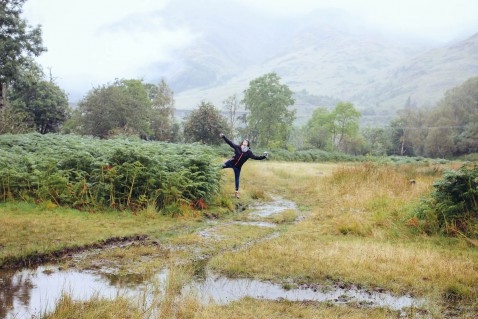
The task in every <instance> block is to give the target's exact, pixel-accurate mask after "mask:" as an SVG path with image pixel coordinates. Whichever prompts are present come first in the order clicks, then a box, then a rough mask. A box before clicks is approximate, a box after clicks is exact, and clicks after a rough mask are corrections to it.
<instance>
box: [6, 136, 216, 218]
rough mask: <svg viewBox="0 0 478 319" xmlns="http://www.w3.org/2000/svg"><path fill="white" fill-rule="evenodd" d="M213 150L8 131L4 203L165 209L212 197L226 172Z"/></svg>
mask: <svg viewBox="0 0 478 319" xmlns="http://www.w3.org/2000/svg"><path fill="white" fill-rule="evenodd" d="M215 156H216V155H215V154H214V152H213V151H212V149H211V148H209V147H207V146H203V145H198V144H189V145H185V144H183V145H178V144H169V143H162V142H147V141H141V140H139V139H137V140H131V139H113V140H100V139H96V138H87V137H78V136H74V135H62V136H60V135H40V134H24V135H2V136H0V196H1V197H0V201H5V200H8V199H11V198H13V199H24V200H29V199H32V200H36V201H48V200H50V201H51V202H53V203H55V204H57V205H67V206H71V207H76V208H81V207H95V208H100V207H114V208H119V209H124V208H131V209H134V210H136V209H139V208H144V207H146V206H147V205H148V203H151V202H154V203H156V206H157V207H158V208H159V209H163V208H165V207H167V206H170V205H172V206H175V204H180V203H183V204H189V203H191V202H195V201H198V200H199V199H201V198H202V200H206V201H208V200H210V199H211V198H212V197H213V196H214V195H215V194H217V193H218V191H219V182H220V172H219V167H218V166H217V165H214V162H215V161H214V160H213V158H214V157H215Z"/></svg>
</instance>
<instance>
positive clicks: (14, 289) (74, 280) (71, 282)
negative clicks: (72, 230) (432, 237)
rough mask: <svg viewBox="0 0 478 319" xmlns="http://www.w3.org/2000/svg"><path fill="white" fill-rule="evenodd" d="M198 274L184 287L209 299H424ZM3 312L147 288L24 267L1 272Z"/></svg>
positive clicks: (161, 279)
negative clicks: (67, 297) (68, 297)
mask: <svg viewBox="0 0 478 319" xmlns="http://www.w3.org/2000/svg"><path fill="white" fill-rule="evenodd" d="M167 275H168V272H167V271H161V272H159V273H158V274H157V275H156V276H155V278H153V280H151V279H150V280H149V282H156V283H157V285H159V287H163V286H164V283H165V281H166V278H167ZM196 276H197V279H196V280H195V281H193V283H192V284H191V285H190V286H189V287H186V288H185V290H186V291H190V290H193V291H194V292H195V294H196V295H197V296H198V297H199V298H200V299H201V300H203V301H204V302H205V303H207V302H211V301H213V302H216V303H219V304H225V303H228V302H231V301H235V300H239V299H241V298H244V297H250V298H260V299H268V300H279V299H285V300H290V301H319V302H323V301H328V302H333V303H349V302H357V303H361V304H364V305H367V306H371V307H386V308H389V309H392V310H400V309H404V308H409V307H422V306H423V305H424V301H421V300H418V299H414V298H412V297H409V296H400V297H395V296H392V295H390V294H387V293H378V292H367V291H364V290H359V289H356V288H350V289H347V288H331V287H324V288H323V289H317V288H314V289H312V288H304V289H302V288H298V289H289V290H286V289H283V288H282V287H281V285H278V284H273V283H269V282H262V281H257V280H251V279H228V278H224V277H221V276H217V275H215V274H212V273H210V272H209V271H206V270H204V268H202V269H201V271H200V272H197V273H196ZM0 280H1V281H0V283H1V284H0V287H1V288H2V289H1V292H0V301H1V303H0V318H2V319H3V318H8V319H10V318H15V319H24V318H25V319H26V318H32V316H39V314H41V313H43V312H44V311H51V310H53V308H54V307H55V305H56V303H57V301H58V300H59V299H60V297H61V295H62V293H63V292H67V293H68V294H70V295H71V296H72V297H73V299H79V300H87V299H89V298H92V297H94V296H97V297H104V298H115V297H116V296H119V295H121V296H128V297H131V298H134V297H137V298H141V297H144V292H145V291H153V290H154V289H151V287H149V288H150V289H148V284H146V283H137V282H136V283H131V282H130V283H125V282H124V281H119V280H113V281H112V280H110V278H108V277H106V276H102V275H99V274H94V273H89V272H80V271H76V270H67V271H60V270H54V269H53V268H48V267H38V268H37V269H36V270H23V271H18V272H16V273H10V277H9V276H8V275H7V273H0Z"/></svg>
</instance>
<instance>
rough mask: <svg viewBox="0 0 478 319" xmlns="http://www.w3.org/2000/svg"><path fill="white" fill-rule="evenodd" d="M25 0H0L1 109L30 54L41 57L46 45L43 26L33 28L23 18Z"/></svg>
mask: <svg viewBox="0 0 478 319" xmlns="http://www.w3.org/2000/svg"><path fill="white" fill-rule="evenodd" d="M24 3H25V0H2V1H1V2H0V112H1V111H3V108H4V105H5V102H4V100H5V95H6V94H5V90H6V87H7V85H8V84H10V82H11V81H13V80H15V78H16V77H17V76H18V73H19V69H20V68H21V67H22V66H23V65H24V64H25V63H27V61H28V57H29V56H39V55H40V54H41V53H42V52H44V51H46V48H45V47H43V45H42V37H41V28H40V26H36V27H31V26H29V25H28V24H27V22H26V20H24V19H22V18H21V17H20V15H21V13H22V7H23V4H24Z"/></svg>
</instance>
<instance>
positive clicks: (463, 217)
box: [417, 164, 478, 236]
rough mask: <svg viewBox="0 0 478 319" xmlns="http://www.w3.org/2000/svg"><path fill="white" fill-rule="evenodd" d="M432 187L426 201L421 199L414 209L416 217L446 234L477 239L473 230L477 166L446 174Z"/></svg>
mask: <svg viewBox="0 0 478 319" xmlns="http://www.w3.org/2000/svg"><path fill="white" fill-rule="evenodd" d="M433 187H434V188H435V190H434V191H433V192H432V194H431V196H430V198H428V199H424V200H423V201H422V204H421V205H420V208H418V209H417V215H418V217H420V218H421V219H426V220H427V222H428V224H429V225H436V227H437V228H438V229H439V230H442V231H444V232H445V233H447V234H451V235H456V234H458V233H463V234H466V235H471V236H477V235H478V234H477V233H476V230H474V228H475V225H476V222H477V220H478V165H476V164H475V165H473V166H468V165H464V166H462V167H461V168H460V169H459V170H457V171H446V172H445V173H444V176H443V179H440V180H438V181H436V182H435V183H434V184H433Z"/></svg>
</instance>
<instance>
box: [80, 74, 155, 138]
mask: <svg viewBox="0 0 478 319" xmlns="http://www.w3.org/2000/svg"><path fill="white" fill-rule="evenodd" d="M78 105H79V111H80V115H81V118H80V120H79V121H78V122H79V127H78V128H77V130H79V132H80V133H82V134H86V135H93V136H98V137H101V138H107V137H109V136H112V135H115V134H118V133H120V134H134V135H139V136H150V135H151V129H150V123H149V118H150V112H151V102H150V100H149V97H148V92H147V90H146V88H145V86H144V85H143V83H142V81H141V80H116V81H115V82H114V83H113V84H109V85H104V86H101V87H98V88H95V89H93V90H92V91H90V92H89V93H88V95H87V96H86V97H85V98H84V99H83V100H81V101H80V103H79V104H78Z"/></svg>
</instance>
